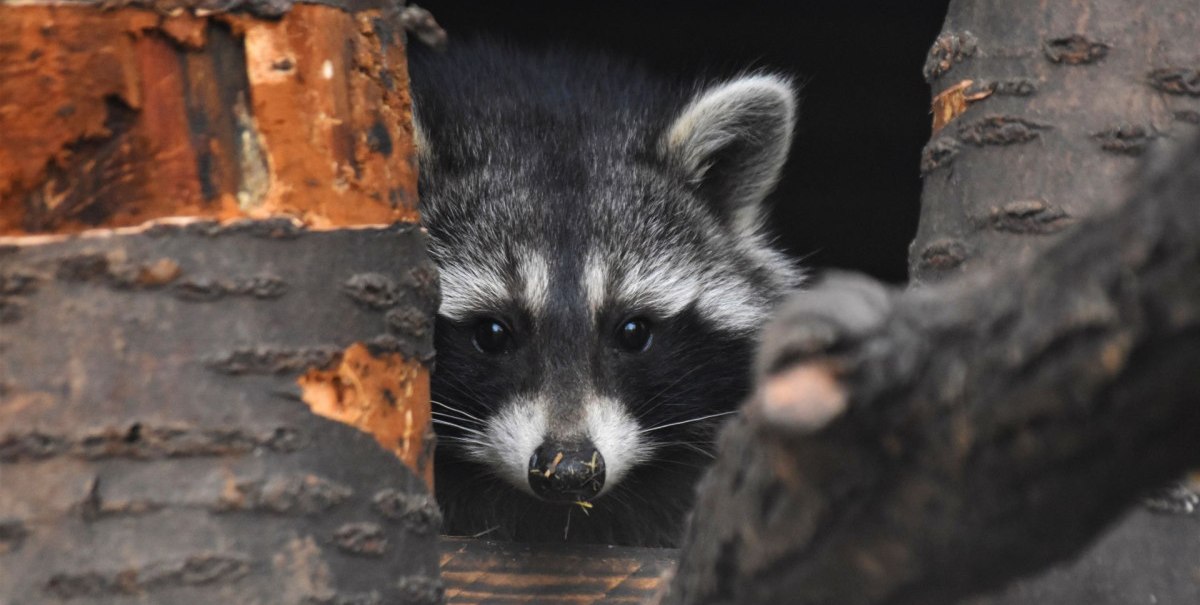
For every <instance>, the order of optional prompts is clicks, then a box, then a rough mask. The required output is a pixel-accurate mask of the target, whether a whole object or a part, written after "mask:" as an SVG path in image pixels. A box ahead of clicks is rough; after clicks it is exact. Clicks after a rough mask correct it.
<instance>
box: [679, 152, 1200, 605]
mask: <svg viewBox="0 0 1200 605" xmlns="http://www.w3.org/2000/svg"><path fill="white" fill-rule="evenodd" d="M1197 199H1200V139H1194V140H1192V141H1190V142H1189V143H1188V144H1187V146H1186V148H1184V149H1183V150H1182V151H1180V152H1179V153H1178V154H1176V155H1175V156H1174V157H1173V158H1171V159H1169V160H1166V159H1163V158H1157V159H1155V160H1153V161H1151V162H1150V163H1149V166H1148V168H1147V169H1146V173H1145V174H1144V175H1143V176H1142V177H1141V178H1140V179H1139V180H1138V182H1137V184H1136V187H1135V188H1134V194H1133V195H1132V198H1131V199H1130V201H1129V202H1128V203H1126V204H1125V205H1124V206H1122V207H1121V208H1120V209H1119V211H1117V212H1116V213H1114V214H1111V215H1109V216H1106V217H1104V218H1100V219H1097V220H1094V221H1090V222H1087V223H1084V224H1081V225H1080V226H1079V228H1078V229H1076V230H1074V231H1072V232H1071V233H1069V234H1067V235H1066V236H1064V238H1063V240H1062V241H1061V242H1059V243H1058V244H1057V245H1054V246H1051V247H1048V248H1046V249H1045V250H1043V251H1042V252H1041V253H1040V254H1038V255H1037V256H1035V257H1034V261H1033V263H1032V264H1031V265H1028V266H1017V267H1010V268H1008V269H1006V270H997V271H995V272H990V273H988V274H981V275H979V276H977V277H975V278H974V279H969V280H959V281H956V282H954V283H947V284H946V285H943V286H939V287H930V288H924V289H916V290H912V291H909V292H907V293H904V294H900V295H895V294H891V293H888V292H886V291H884V290H882V289H881V287H880V286H877V285H875V284H873V283H869V282H867V281H865V280H861V279H841V280H836V281H835V282H834V283H830V284H829V285H827V286H826V287H825V288H818V289H817V290H816V291H814V292H813V293H809V294H805V295H800V296H798V297H797V298H796V299H795V300H793V301H792V302H791V303H790V304H789V305H788V306H787V308H786V309H785V310H784V311H783V313H782V317H781V318H780V320H779V321H778V322H777V323H776V324H775V325H774V326H772V327H771V328H769V329H768V330H767V334H768V341H767V342H766V343H765V345H764V348H765V354H764V357H763V371H764V372H765V373H766V375H767V378H766V380H767V383H766V385H765V387H764V388H763V389H762V390H760V392H759V393H758V395H757V396H756V397H755V398H754V399H753V400H752V401H751V402H750V403H749V404H748V407H747V413H746V415H745V416H746V417H745V418H744V419H742V420H740V421H738V422H737V423H736V424H735V425H734V426H732V427H731V428H730V429H729V430H728V432H727V433H726V434H725V435H724V437H723V439H722V445H721V453H720V457H719V458H718V462H717V464H716V466H715V467H714V469H713V470H712V471H711V472H710V474H709V475H708V476H707V478H706V479H705V480H704V482H703V483H702V485H701V487H700V498H699V503H698V506H697V510H696V511H695V515H694V518H693V519H692V523H691V526H690V530H689V533H688V535H687V537H686V541H685V546H684V548H683V550H682V553H683V554H682V560H681V562H680V565H679V569H678V572H677V575H676V577H675V578H674V581H673V583H672V585H671V586H672V587H671V591H670V592H669V594H668V595H666V597H665V598H664V601H663V602H665V603H691V604H696V603H779V602H791V603H838V604H864V605H865V604H875V603H887V604H889V605H903V604H917V603H921V604H931V603H953V602H956V600H958V599H959V598H961V597H963V596H965V595H968V594H971V593H974V592H979V591H984V590H988V589H993V588H995V587H998V586H1001V585H1002V584H1003V583H1004V582H1006V581H1007V580H1009V579H1011V578H1014V577H1017V576H1019V575H1022V574H1025V573H1029V572H1031V571H1033V570H1036V569H1039V568H1041V567H1044V566H1046V565H1047V564H1049V563H1052V562H1054V561H1060V560H1063V559H1064V558H1066V557H1068V556H1070V555H1072V554H1075V553H1077V552H1079V550H1080V549H1081V548H1082V547H1083V546H1084V545H1085V544H1087V542H1088V541H1089V540H1090V539H1092V538H1093V537H1094V536H1095V535H1096V534H1097V532H1099V531H1100V530H1101V529H1103V528H1104V527H1106V526H1107V525H1108V524H1109V523H1111V522H1112V521H1113V520H1114V519H1116V518H1117V517H1118V516H1119V515H1120V514H1121V513H1122V512H1123V511H1124V510H1126V508H1127V506H1128V505H1129V504H1130V502H1131V501H1132V500H1133V499H1134V498H1135V497H1136V495H1137V494H1139V493H1141V492H1142V490H1145V489H1146V488H1150V487H1154V486H1157V485H1159V484H1161V483H1163V482H1165V481H1167V480H1168V479H1170V478H1172V477H1173V476H1175V475H1177V474H1179V473H1181V472H1182V471H1183V470H1184V469H1186V468H1188V467H1189V466H1190V465H1195V464H1197V463H1200V448H1197V447H1196V443H1197V442H1198V440H1200V407H1197V406H1196V405H1195V401H1196V397H1197V394H1198V393H1200V372H1197V371H1196V368H1197V367H1200V211H1198V210H1197V206H1196V200H1197Z"/></svg>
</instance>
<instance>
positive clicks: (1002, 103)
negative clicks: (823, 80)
mask: <svg viewBox="0 0 1200 605" xmlns="http://www.w3.org/2000/svg"><path fill="white" fill-rule="evenodd" d="M1197 23H1200V4H1197V3H1196V2H1194V1H1193V0H1166V1H1162V2H1154V3H1144V2H1135V1H1133V0H1088V1H1086V2H1069V3H1052V4H1051V5H1045V4H1037V3H1033V2H1011V1H1007V0H974V1H970V2H965V1H958V2H954V3H953V4H952V5H951V6H950V9H949V13H948V15H947V18H946V23H945V25H944V27H943V32H942V34H941V36H939V38H938V40H937V42H936V43H935V44H934V47H933V49H932V51H931V53H930V58H929V61H928V63H927V65H926V76H927V78H928V79H929V81H930V84H931V85H932V87H933V89H934V111H935V129H938V132H936V133H935V134H934V136H933V138H932V140H931V142H930V144H929V146H928V147H927V148H926V150H925V154H924V157H923V162H922V171H923V172H924V173H925V190H924V195H923V197H922V201H921V202H922V213H921V221H920V229H919V233H918V235H917V238H916V241H915V242H914V243H913V246H912V248H911V254H910V258H909V266H910V271H911V274H912V276H913V278H914V280H915V282H916V283H917V284H920V283H922V282H925V283H929V282H933V281H937V280H940V279H942V278H944V277H947V276H951V275H957V274H962V273H970V272H973V271H978V270H981V269H986V268H988V267H996V266H1002V265H1006V264H1009V263H1013V262H1027V260H1028V258H1029V257H1030V256H1031V255H1033V254H1036V253H1037V252H1038V251H1040V250H1042V249H1044V248H1046V247H1048V246H1050V245H1052V244H1053V243H1054V242H1056V241H1057V240H1058V239H1060V238H1061V237H1062V234H1063V233H1065V232H1067V231H1069V230H1070V229H1071V227H1072V225H1075V224H1076V223H1078V222H1079V221H1080V220H1082V219H1086V218H1087V217H1090V216H1095V215H1097V214H1101V213H1104V212H1106V211H1107V210H1108V209H1110V208H1112V207H1113V205H1114V204H1116V203H1118V202H1119V193H1118V192H1119V191H1120V190H1121V187H1119V186H1118V184H1119V183H1121V182H1122V181H1123V180H1124V179H1125V178H1126V175H1127V173H1128V172H1129V170H1130V167H1131V166H1132V165H1133V164H1134V162H1136V161H1137V159H1138V158H1140V157H1141V156H1142V155H1143V154H1144V153H1145V152H1146V150H1147V149H1149V148H1150V147H1151V146H1153V145H1155V144H1156V142H1157V141H1159V140H1160V139H1178V138H1181V137H1182V136H1183V135H1185V134H1186V133H1187V132H1190V131H1194V130H1195V129H1196V125H1198V124H1200V33H1197V29H1196V25H1197ZM968 108H969V111H967V109H968ZM962 112H965V113H962ZM960 113H961V116H960ZM1178 489H1179V490H1180V491H1181V492H1182V494H1181V496H1180V497H1182V498H1186V499H1189V500H1194V499H1195V498H1196V496H1195V491H1194V488H1189V487H1187V486H1183V487H1180V488H1178ZM1189 489H1190V490H1191V493H1188V491H1189ZM1184 504H1185V506H1183V507H1180V509H1179V511H1180V512H1191V511H1195V506H1194V503H1193V502H1185V503H1184ZM1161 512H1162V511H1156V512H1152V511H1150V510H1148V509H1145V508H1142V507H1139V508H1137V509H1135V510H1134V511H1133V512H1132V513H1131V514H1130V516H1129V517H1128V518H1127V519H1125V520H1124V521H1122V522H1121V525H1120V527H1118V528H1115V529H1113V530H1112V532H1111V535H1110V536H1108V537H1106V538H1104V539H1103V540H1101V541H1100V542H1099V543H1098V544H1097V546H1096V547H1095V548H1093V549H1092V550H1090V551H1089V552H1088V553H1086V554H1084V555H1083V556H1082V557H1081V558H1080V560H1079V561H1078V562H1076V563H1072V564H1071V565H1070V566H1068V567H1064V568H1063V569H1059V570H1056V571H1053V572H1051V573H1049V574H1047V575H1046V576H1045V577H1044V579H1041V580H1026V581H1024V582H1020V583H1018V584H1016V585H1015V586H1014V587H1013V588H1012V589H1010V590H1009V591H1007V593H1006V595H1005V596H1003V597H1001V596H995V597H990V598H988V599H983V600H980V601H978V603H980V604H983V603H987V604H995V605H1000V604H1003V603H1013V604H1014V605H1015V604H1018V603H1030V602H1043V603H1051V602H1053V603H1096V604H1108V603H1111V604H1113V605H1116V604H1126V603H1135V602H1143V601H1145V600H1147V599H1151V598H1154V599H1158V601H1159V602H1164V603H1194V602H1200V579H1198V578H1197V577H1196V576H1195V575H1194V574H1195V569H1193V568H1192V566H1190V565H1187V564H1185V563H1184V562H1186V561H1196V560H1200V540H1197V539H1196V538H1195V536H1196V535H1197V531H1198V530H1200V515H1191V516H1180V515H1168V516H1164V515H1162V514H1161Z"/></svg>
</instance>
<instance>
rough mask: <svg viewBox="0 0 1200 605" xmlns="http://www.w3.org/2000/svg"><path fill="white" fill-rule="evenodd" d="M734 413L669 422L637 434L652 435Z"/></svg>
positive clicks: (719, 413) (733, 412) (720, 413)
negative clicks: (663, 430) (674, 427)
mask: <svg viewBox="0 0 1200 605" xmlns="http://www.w3.org/2000/svg"><path fill="white" fill-rule="evenodd" d="M736 413H738V411H737V410H730V411H728V412H718V413H716V414H709V415H707V416H701V417H699V418H692V419H689V420H680V421H679V422H670V423H667V424H660V425H658V426H652V427H650V428H648V429H642V430H640V431H638V434H639V435H645V434H646V433H653V432H654V431H659V430H662V429H669V428H671V427H673V426H681V425H684V424H691V423H693V422H700V421H702V420H708V419H709V418H720V417H721V416H729V415H730V414H736Z"/></svg>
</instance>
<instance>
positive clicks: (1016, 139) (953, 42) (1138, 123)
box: [909, 0, 1200, 283]
mask: <svg viewBox="0 0 1200 605" xmlns="http://www.w3.org/2000/svg"><path fill="white" fill-rule="evenodd" d="M1197 23H1200V3H1197V2H1195V0H1161V1H1157V2H1141V1H1139V0H1072V1H1064V2H1051V3H1046V2H1040V1H1036V0H1016V1H1014V0H957V1H955V2H953V3H952V4H951V5H950V9H949V12H948V15H947V18H946V23H945V26H944V28H943V30H942V34H941V35H940V36H939V37H938V39H937V41H936V42H935V43H934V46H933V48H932V50H931V51H930V56H929V60H928V62H927V64H926V67H925V75H926V78H927V79H928V80H929V82H930V84H931V86H932V88H933V94H934V98H935V103H934V108H935V128H936V127H939V126H940V127H941V128H940V129H939V130H938V131H937V132H935V133H934V135H933V137H932V140H931V141H930V142H929V145H928V146H927V147H926V149H925V151H924V155H923V157H922V161H921V171H922V173H923V174H924V177H925V188H924V193H923V195H922V199H921V220H920V226H919V229H918V233H917V237H916V240H915V241H914V242H913V244H912V248H911V253H910V257H909V267H910V275H911V277H912V279H913V280H914V281H915V282H917V283H921V282H931V281H936V280H938V279H942V278H944V277H947V276H952V275H961V274H969V273H971V272H973V271H976V270H980V269H986V268H988V267H995V266H1002V265H1011V264H1013V263H1015V262H1025V261H1027V260H1028V259H1029V258H1030V257H1031V256H1032V255H1033V254H1034V253H1035V252H1037V251H1039V250H1043V249H1045V248H1046V247H1047V246H1049V245H1051V244H1052V243H1053V242H1055V241H1057V240H1058V239H1059V238H1061V237H1062V234H1063V233H1064V232H1065V231H1066V230H1067V229H1068V228H1069V227H1070V226H1071V225H1074V224H1076V223H1077V222H1078V221H1079V220H1081V219H1084V218H1086V217H1089V216H1095V215H1097V214H1101V213H1104V212H1106V211H1108V210H1110V209H1112V208H1113V207H1114V206H1115V205H1116V204H1118V203H1119V202H1120V201H1121V197H1120V192H1121V191H1122V189H1121V188H1120V187H1118V186H1117V184H1118V183H1121V182H1122V181H1123V179H1125V178H1126V175H1127V174H1128V173H1129V171H1130V170H1131V169H1132V168H1133V166H1134V165H1135V163H1136V161H1137V158H1138V157H1139V156H1141V155H1142V154H1143V152H1144V151H1145V150H1146V149H1147V148H1148V147H1149V146H1151V145H1152V144H1153V143H1154V142H1155V141H1157V140H1159V139H1164V138H1178V137H1179V135H1180V133H1181V132H1186V131H1189V130H1194V127H1195V125H1197V124H1200V36H1198V35H1197V33H1196V24H1197ZM964 112H965V113H964Z"/></svg>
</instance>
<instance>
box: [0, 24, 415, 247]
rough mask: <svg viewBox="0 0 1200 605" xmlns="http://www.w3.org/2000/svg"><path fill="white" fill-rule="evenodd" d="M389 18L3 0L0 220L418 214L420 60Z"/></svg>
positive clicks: (116, 223)
mask: <svg viewBox="0 0 1200 605" xmlns="http://www.w3.org/2000/svg"><path fill="white" fill-rule="evenodd" d="M385 23H386V22H385V21H383V20H380V14H379V11H363V12H359V13H354V14H351V13H346V12H343V11H341V10H339V9H335V8H332V7H326V6H319V5H297V6H296V7H295V8H294V9H293V10H292V11H291V12H290V13H289V14H288V15H286V16H285V17H284V18H282V19H279V20H270V21H269V20H262V19H255V18H253V17H248V16H244V15H238V16H231V15H211V16H208V17H195V16H191V15H188V14H181V15H178V16H172V17H164V16H161V15H158V14H157V13H154V12H151V11H146V10H141V9H134V8H122V9H115V10H99V9H97V8H94V7H84V6H77V7H67V6H0V40H3V41H4V43H3V44H0V235H24V234H30V233H74V232H78V231H83V230H86V229H95V228H112V227H124V226H133V225H138V224H141V223H143V222H145V221H148V220H152V219H157V218H165V217H178V216H187V217H205V218H215V219H221V220H225V219H234V218H244V217H249V218H264V217H271V216H291V217H295V218H298V219H300V220H301V221H303V222H304V223H305V224H307V225H308V226H309V227H310V228H316V229H321V228H333V227H340V226H353V225H374V224H389V223H393V222H396V221H409V222H412V221H415V220H416V219H417V215H416V161H415V155H414V151H413V146H412V127H411V108H410V102H409V97H408V75H407V68H406V64H405V55H404V49H403V46H402V42H401V40H400V33H399V32H392V31H386V30H382V29H380V28H381V27H385V26H386V25H385Z"/></svg>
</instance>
